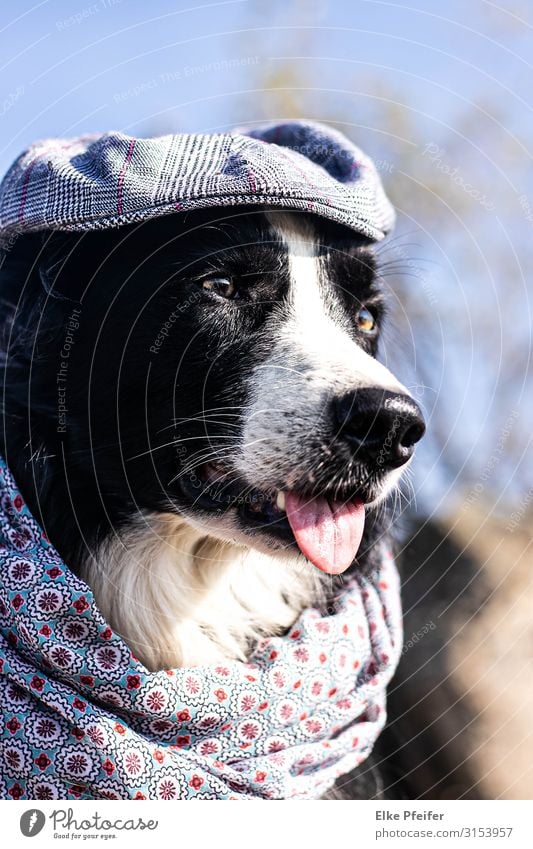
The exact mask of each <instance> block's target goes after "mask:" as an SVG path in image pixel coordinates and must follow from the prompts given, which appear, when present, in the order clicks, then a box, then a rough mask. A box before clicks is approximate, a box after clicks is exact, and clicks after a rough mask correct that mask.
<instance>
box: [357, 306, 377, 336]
mask: <svg viewBox="0 0 533 849" xmlns="http://www.w3.org/2000/svg"><path fill="white" fill-rule="evenodd" d="M356 321H357V326H358V327H359V330H361V331H362V332H363V333H370V334H373V333H375V332H376V331H377V329H378V325H377V322H376V319H375V318H374V316H373V315H372V313H371V312H370V310H369V309H367V308H366V307H362V308H361V309H360V310H359V312H358V313H357V318H356Z"/></svg>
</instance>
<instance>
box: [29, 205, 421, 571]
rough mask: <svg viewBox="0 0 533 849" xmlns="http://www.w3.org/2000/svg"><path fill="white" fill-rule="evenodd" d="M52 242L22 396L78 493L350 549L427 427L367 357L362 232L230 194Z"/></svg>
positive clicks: (109, 506) (255, 540)
mask: <svg viewBox="0 0 533 849" xmlns="http://www.w3.org/2000/svg"><path fill="white" fill-rule="evenodd" d="M44 242H45V244H44V247H43V248H42V250H40V252H39V255H38V257H37V260H36V262H35V264H34V266H33V270H32V272H31V275H33V277H32V279H34V280H36V279H37V277H38V285H39V287H40V291H41V295H40V298H39V301H38V308H39V315H40V318H39V322H38V325H39V326H38V330H37V336H36V339H37V344H36V345H34V347H33V360H32V366H31V368H32V378H31V380H32V390H31V391H33V393H34V397H35V403H34V404H33V406H31V410H32V415H33V417H34V420H35V419H36V418H37V419H38V420H39V421H40V422H41V424H39V427H38V428H37V429H38V431H39V433H40V432H42V430H43V427H44V424H42V423H43V422H44V421H45V418H46V422H47V424H46V431H47V434H48V436H47V444H46V450H47V452H48V453H49V454H51V453H54V454H55V456H56V457H58V458H61V466H62V468H63V469H64V471H65V473H66V476H67V477H68V479H69V489H70V493H71V498H72V499H73V502H74V503H76V502H77V503H78V507H77V508H76V509H77V511H78V513H79V512H80V510H83V511H85V512H87V511H89V512H91V511H93V512H94V513H95V515H96V514H97V513H98V511H102V510H103V512H104V513H105V514H106V516H107V517H108V518H110V519H111V521H112V522H115V521H120V520H121V519H122V518H124V516H125V515H126V516H130V517H131V516H132V515H134V514H135V512H136V511H139V510H141V511H142V510H158V511H161V510H163V511H170V512H176V513H179V514H180V515H181V516H184V517H185V518H186V519H187V520H188V521H189V522H190V523H192V524H193V525H195V526H197V527H200V528H203V529H206V530H207V531H208V533H209V534H211V535H213V536H216V537H220V538H221V539H226V540H228V539H229V540H234V541H237V542H238V543H242V544H245V545H251V546H255V547H257V548H259V549H262V550H268V551H271V550H280V549H282V550H283V551H285V552H287V551H291V550H293V551H295V552H297V551H298V547H299V548H300V549H301V550H302V551H303V552H304V554H305V555H306V556H307V557H308V559H309V560H311V561H312V562H314V563H315V564H316V565H317V566H319V568H321V569H323V570H325V571H328V572H331V573H337V572H341V571H343V570H344V569H345V568H347V566H348V565H349V564H350V563H351V562H352V560H353V559H354V556H355V554H356V552H357V547H358V545H359V541H360V539H361V534H362V530H363V523H364V514H365V510H368V509H372V508H374V507H375V506H376V505H377V504H378V503H379V502H380V501H381V500H382V499H384V498H385V496H386V495H387V494H388V493H389V492H390V491H391V490H392V489H393V488H394V487H395V486H396V485H397V483H398V481H399V478H400V475H401V473H402V471H403V470H404V469H405V467H406V465H407V463H408V462H409V461H410V459H411V456H412V453H413V448H414V445H415V443H416V442H417V441H418V440H419V439H420V437H421V436H422V434H423V432H424V423H423V419H422V416H421V412H420V409H419V408H418V406H417V404H416V403H415V402H414V400H413V399H412V397H411V396H410V394H409V393H408V391H407V390H406V389H405V387H404V386H402V385H401V384H400V383H399V382H398V380H397V379H396V378H395V377H394V376H393V374H392V373H391V372H390V371H389V370H388V369H387V368H385V366H383V365H382V364H381V363H380V362H378V360H377V359H376V354H377V350H378V342H379V336H380V330H381V326H382V322H383V317H384V306H383V296H382V292H381V289H380V284H379V279H378V274H377V273H376V267H375V266H376V263H375V258H374V254H373V252H372V248H371V246H370V244H369V243H368V242H366V241H365V240H364V239H363V238H362V237H358V236H357V235H356V234H354V233H353V232H352V231H350V230H348V229H347V228H344V227H342V226H341V225H337V224H333V223H330V222H327V221H326V220H325V219H321V218H318V217H317V216H314V215H311V214H308V213H295V212H285V211H276V212H274V211H268V210H250V209H246V210H243V209H238V208H237V209H234V210H232V211H231V212H227V211H222V210H208V211H202V212H196V213H191V214H189V215H178V214H176V215H170V216H165V217H162V218H157V219H153V220H150V221H148V222H145V223H143V224H141V225H137V226H135V225H134V226H127V227H123V228H119V229H117V230H110V231H105V232H102V233H87V234H85V235H84V236H83V237H80V236H79V235H76V234H58V235H55V236H52V237H51V238H50V237H49V236H46V238H45V240H44ZM31 275H30V276H31ZM28 291H30V293H31V287H30V289H29V290H28ZM32 298H33V304H34V305H35V291H33V294H32ZM74 308H75V309H76V312H74V313H73V309H74ZM19 312H20V315H21V316H22V318H21V322H22V321H23V320H24V321H26V325H27V316H26V318H25V319H24V309H22V310H19ZM69 322H70V323H69ZM66 334H68V338H69V342H68V346H65V338H66ZM26 344H27V343H26ZM26 355H27V356H28V355H29V354H28V351H26ZM59 389H61V391H62V395H61V396H59V395H58V390H59ZM61 400H62V406H63V408H64V410H63V419H61V421H62V424H58V409H59V407H58V404H59V401H61ZM39 417H40V418H39ZM51 419H52V420H53V427H51V426H50V421H51ZM58 462H59V461H58ZM80 505H83V507H81V506H80ZM97 505H98V506H97ZM296 543H297V544H296Z"/></svg>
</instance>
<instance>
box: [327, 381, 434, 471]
mask: <svg viewBox="0 0 533 849" xmlns="http://www.w3.org/2000/svg"><path fill="white" fill-rule="evenodd" d="M334 412H335V419H336V427H337V438H340V439H344V440H347V441H348V442H349V443H350V445H351V447H352V450H353V451H354V453H355V454H356V456H357V457H358V458H359V459H360V460H361V462H365V463H372V464H374V465H377V466H382V467H383V468H387V469H396V468H397V467H398V466H403V464H404V463H406V462H407V461H408V460H409V458H410V457H411V456H412V454H413V451H414V447H415V445H416V443H417V442H418V440H419V439H421V438H422V437H423V435H424V431H425V429H426V426H425V424H424V419H423V417H422V412H421V410H420V407H419V406H418V404H417V403H416V402H415V401H413V399H412V398H411V397H410V396H409V395H403V394H401V393H398V392H389V391H388V390H384V389H357V390H356V391H355V392H350V393H349V394H348V395H344V396H342V397H341V398H337V399H335V401H334Z"/></svg>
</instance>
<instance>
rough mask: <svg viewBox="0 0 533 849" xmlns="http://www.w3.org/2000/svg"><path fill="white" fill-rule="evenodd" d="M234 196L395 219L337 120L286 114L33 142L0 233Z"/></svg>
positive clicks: (228, 200)
mask: <svg viewBox="0 0 533 849" xmlns="http://www.w3.org/2000/svg"><path fill="white" fill-rule="evenodd" d="M237 204H239V205H257V204H262V205H268V206H277V207H283V208H287V209H302V210H308V211H310V212H314V213H316V214H318V215H322V216H323V217H325V218H329V219H331V220H333V221H337V222H339V223H341V224H344V225H346V226H348V227H350V228H351V229H353V230H355V231H356V232H357V233H360V234H362V235H364V236H367V237H368V238H370V239H372V240H379V239H382V238H383V237H384V236H385V234H386V233H387V232H388V231H389V230H390V229H391V228H392V226H393V224H394V210H393V208H392V206H391V204H390V202H389V201H388V199H387V197H386V195H385V193H384V191H383V187H382V185H381V180H380V178H379V175H378V173H377V171H376V168H375V166H374V163H373V162H372V160H371V159H370V158H369V157H368V156H366V155H365V154H364V153H363V152H362V151H361V150H360V149H359V148H358V147H356V146H355V145H354V144H352V142H351V141H349V140H348V139H347V138H346V137H345V136H344V135H342V134H341V133H339V132H338V131H336V130H334V129H332V128H330V127H327V126H325V125H322V124H317V123H314V122H310V121H286V122H280V123H274V124H267V125H259V126H257V127H255V128H239V129H238V130H235V131H234V132H230V133H213V134H204V133H176V134H173V135H165V136H159V137H156V138H135V137H133V136H128V135H125V134H124V133H120V132H108V133H104V134H103V135H85V136H79V137H77V138H71V139H46V140H43V141H39V142H36V143H35V144H34V145H32V146H31V147H29V148H28V149H27V150H25V151H24V152H23V153H22V154H21V155H20V156H19V157H18V159H16V160H15V162H14V163H13V165H12V166H11V168H10V169H9V171H8V172H7V174H6V176H5V177H4V179H3V181H2V183H1V184H0V241H1V242H2V243H4V242H5V241H6V239H7V240H10V239H12V238H14V237H15V236H16V234H18V233H25V232H29V231H35V230H78V231H83V230H93V229H104V228H109V227H118V226H120V225H122V224H128V223H131V222H136V221H142V220H145V219H148V218H154V217H156V216H158V215H166V214H168V213H172V212H176V211H180V212H181V211H187V210H194V209H204V208H206V207H229V206H234V205H237Z"/></svg>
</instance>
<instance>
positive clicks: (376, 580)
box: [0, 458, 402, 800]
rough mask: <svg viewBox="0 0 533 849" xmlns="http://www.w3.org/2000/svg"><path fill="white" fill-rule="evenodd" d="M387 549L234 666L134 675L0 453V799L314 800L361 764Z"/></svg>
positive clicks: (387, 614)
mask: <svg viewBox="0 0 533 849" xmlns="http://www.w3.org/2000/svg"><path fill="white" fill-rule="evenodd" d="M401 636H402V635H401V612H400V603H399V582H398V575H397V572H396V568H395V565H394V562H393V560H392V558H391V556H390V553H388V552H385V551H384V552H383V558H382V562H381V566H380V568H379V570H378V572H377V574H375V575H374V576H373V577H372V578H368V577H363V576H362V575H355V576H354V577H353V578H352V579H351V580H350V581H349V582H348V583H346V585H345V587H344V589H343V591H342V593H341V595H340V597H339V599H338V602H337V604H336V608H335V611H334V612H333V613H331V614H330V615H321V613H320V612H319V611H318V610H315V609H308V610H305V611H304V612H303V613H302V614H301V616H300V617H299V619H298V620H297V622H296V623H295V624H294V625H293V626H292V628H291V629H290V631H289V632H288V633H287V634H286V635H284V636H281V637H271V638H269V639H265V640H263V641H262V642H261V644H260V645H258V646H257V649H256V650H255V652H254V654H253V656H252V657H251V658H250V659H249V661H248V662H238V661H229V662H224V663H220V664H219V665H217V666H200V667H189V668H180V669H167V670H164V671H159V672H150V671H148V670H147V669H146V668H145V667H144V666H143V665H142V664H141V663H140V662H139V661H138V660H137V659H136V658H135V656H134V655H133V654H132V652H131V650H130V649H129V648H128V647H127V645H126V644H125V643H124V641H123V640H122V639H121V637H120V636H119V635H118V634H115V633H114V632H113V630H112V629H111V628H110V627H109V625H108V624H107V622H106V621H105V620H104V618H103V617H102V615H101V613H100V612H99V610H98V608H97V606H96V604H95V600H94V598H93V595H92V592H91V590H90V588H89V587H88V586H87V584H85V583H84V582H83V581H81V580H80V579H79V578H78V577H77V576H76V575H74V574H73V573H72V572H71V571H70V570H69V569H68V567H67V566H66V565H65V563H63V562H62V560H61V558H60V557H59V555H58V554H57V552H56V551H55V550H54V548H53V547H52V546H51V545H50V543H49V541H48V540H47V538H46V536H45V534H44V533H43V531H42V529H41V528H40V527H39V525H38V523H37V522H36V521H35V520H34V519H33V517H32V515H31V513H30V511H29V510H28V508H27V507H26V505H25V503H24V500H23V498H22V496H21V494H20V492H19V491H18V489H17V486H16V483H15V481H14V479H13V477H12V475H11V473H10V471H9V469H8V468H7V466H6V464H5V462H4V461H3V460H2V459H1V458H0V705H1V708H2V718H1V720H0V737H1V741H2V758H1V774H0V797H1V798H4V799H34V800H37V799H95V798H96V799H256V798H261V799H314V798H317V797H320V796H321V795H323V794H324V793H325V792H326V791H327V790H328V789H329V788H331V787H332V785H333V784H334V782H335V781H336V780H337V779H338V778H339V777H340V776H342V775H344V774H346V773H347V772H349V771H350V770H352V769H354V768H355V767H356V766H357V765H358V764H361V763H362V762H363V761H364V760H365V758H366V757H367V756H368V755H369V753H370V752H371V750H372V747H373V744H374V742H375V740H376V738H377V737H378V735H379V733H380V731H381V729H382V727H383V725H384V722H385V690H386V686H387V684H388V682H389V681H390V679H391V677H392V675H393V673H394V670H395V668H396V665H397V662H398V659H399V654H400V651H401Z"/></svg>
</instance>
